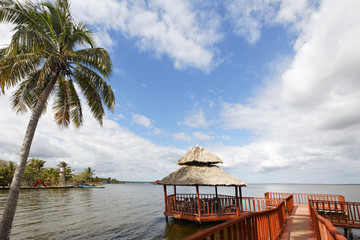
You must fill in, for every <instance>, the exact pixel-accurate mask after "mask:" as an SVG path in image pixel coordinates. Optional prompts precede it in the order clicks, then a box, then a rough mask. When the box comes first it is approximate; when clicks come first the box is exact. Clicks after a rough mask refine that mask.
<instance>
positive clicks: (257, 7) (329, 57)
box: [0, 0, 360, 183]
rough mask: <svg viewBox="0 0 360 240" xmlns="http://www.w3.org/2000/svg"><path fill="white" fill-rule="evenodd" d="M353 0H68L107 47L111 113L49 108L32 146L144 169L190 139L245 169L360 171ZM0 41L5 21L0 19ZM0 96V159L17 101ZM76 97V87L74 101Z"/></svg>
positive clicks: (11, 152)
mask: <svg viewBox="0 0 360 240" xmlns="http://www.w3.org/2000/svg"><path fill="white" fill-rule="evenodd" d="M359 4H360V3H359V1H356V0H354V1H351V0H346V1H341V2H340V1H336V0H327V1H307V0H298V1H291V0H271V1H260V0H258V1H245V0H233V1H230V0H228V1H185V0H184V1H180V0H171V1H170V0H153V1H141V0H139V1H126V0H122V1H120V0H102V1H95V0H88V1H81V0H73V1H71V5H72V11H73V14H74V15H75V16H76V19H77V20H79V21H83V22H85V23H87V24H88V26H89V28H90V29H92V30H93V31H94V33H95V37H96V39H97V43H98V45H99V46H102V47H105V48H106V49H107V50H108V51H109V52H110V54H111V58H112V61H113V65H114V70H113V74H112V76H111V78H110V84H111V85H112V88H113V90H114V92H115V96H116V107H115V111H114V113H108V114H107V119H106V120H105V122H104V125H103V127H99V126H98V124H97V123H96V122H95V120H93V119H92V117H91V116H90V114H89V113H88V112H87V113H86V115H87V117H86V119H85V124H84V126H83V127H82V128H81V129H80V130H74V129H73V128H72V127H70V128H69V129H64V130H61V129H59V128H58V127H57V126H56V124H55V123H54V121H53V113H52V112H51V111H48V113H47V114H46V115H44V116H43V117H42V119H41V121H40V124H39V127H38V131H37V133H36V136H35V139H34V142H33V147H32V150H31V154H30V155H31V157H38V158H41V159H44V160H46V166H48V167H55V166H56V165H57V163H58V162H59V161H66V162H68V163H69V164H70V166H72V167H73V168H74V169H75V170H77V171H82V170H83V169H84V168H86V167H88V166H91V167H92V168H94V169H95V171H96V174H97V175H98V176H104V177H107V176H110V177H114V178H117V179H121V180H138V181H141V180H146V181H153V180H157V179H161V178H163V177H165V176H166V175H167V174H169V173H171V172H173V171H175V170H176V169H177V168H178V166H177V165H176V161H177V160H178V159H179V158H180V157H181V156H182V155H183V154H184V153H185V152H186V151H187V149H189V148H190V147H192V146H195V145H196V144H198V145H201V146H203V147H205V148H206V149H207V150H209V151H210V152H212V153H214V154H216V155H218V156H219V157H221V158H222V159H223V161H224V164H223V166H222V168H223V169H224V170H225V171H226V172H228V173H230V174H232V175H234V176H235V177H238V178H240V179H241V180H243V181H245V182H249V183H267V182H268V183H288V182H290V183H360V176H359V174H358V171H359V169H360V163H359V158H360V148H359V143H360V112H359V111H358V106H359V103H360V98H359V97H360V84H359V83H360V81H359V78H360V69H359V68H358V66H359V63H360V45H359V44H358V41H357V39H359V37H360V16H359V14H358V13H357V11H356V10H357V9H360V6H359ZM0 30H1V31H0V45H1V46H5V45H6V43H7V42H9V39H10V36H11V33H10V30H11V26H8V25H5V24H0ZM10 94H11V91H9V92H8V93H7V94H6V95H3V96H1V97H0V105H1V109H2V114H1V116H0V131H1V132H2V134H3V137H2V139H1V140H0V144H1V146H2V148H1V149H0V159H4V160H12V161H15V162H16V161H17V156H18V152H19V150H20V144H21V141H22V137H23V134H24V131H25V128H26V124H27V121H28V117H29V116H28V115H22V116H17V115H16V114H15V113H14V112H13V111H12V110H11V109H10V103H9V96H10ZM84 104H85V101H84Z"/></svg>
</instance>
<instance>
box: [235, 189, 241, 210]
mask: <svg viewBox="0 0 360 240" xmlns="http://www.w3.org/2000/svg"><path fill="white" fill-rule="evenodd" d="M235 203H236V216H239V212H240V209H239V194H238V188H237V186H235Z"/></svg>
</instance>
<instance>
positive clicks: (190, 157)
mask: <svg viewBox="0 0 360 240" xmlns="http://www.w3.org/2000/svg"><path fill="white" fill-rule="evenodd" d="M216 163H223V161H222V160H221V159H220V158H219V157H218V156H216V155H214V154H212V153H210V152H208V151H206V150H205V149H204V148H202V147H200V146H196V147H192V148H190V149H189V151H188V152H187V153H185V155H184V156H182V157H181V158H180V159H179V160H178V162H177V164H179V165H210V164H216Z"/></svg>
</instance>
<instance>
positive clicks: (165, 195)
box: [164, 185, 167, 218]
mask: <svg viewBox="0 0 360 240" xmlns="http://www.w3.org/2000/svg"><path fill="white" fill-rule="evenodd" d="M166 197H167V193H166V185H164V200H165V212H167V199H166ZM166 218H167V217H166Z"/></svg>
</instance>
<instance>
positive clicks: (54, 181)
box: [0, 158, 120, 188]
mask: <svg viewBox="0 0 360 240" xmlns="http://www.w3.org/2000/svg"><path fill="white" fill-rule="evenodd" d="M45 163H46V161H44V160H41V159H38V158H32V159H30V160H29V161H27V164H26V168H25V173H24V178H23V182H22V185H23V186H28V187H32V186H34V184H35V183H36V182H37V180H38V179H41V180H42V181H43V182H44V183H45V184H46V185H47V186H58V185H59V176H60V173H59V168H46V167H44V166H45ZM60 166H62V167H64V168H65V179H66V184H67V185H73V186H77V185H84V184H99V183H112V184H115V183H120V181H118V180H117V179H113V178H110V177H108V178H102V177H97V176H95V170H94V169H92V168H91V167H87V168H85V169H84V171H82V172H78V173H75V172H74V170H72V169H71V167H70V166H69V164H68V163H66V162H60V163H59V164H58V167H60ZM14 172H15V164H14V163H13V162H6V161H3V160H0V186H2V187H3V188H5V187H9V185H10V184H11V180H12V178H13V175H14Z"/></svg>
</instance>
